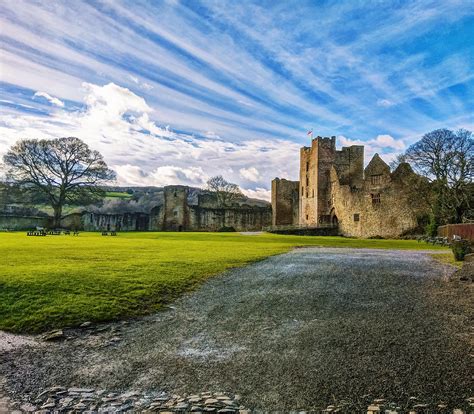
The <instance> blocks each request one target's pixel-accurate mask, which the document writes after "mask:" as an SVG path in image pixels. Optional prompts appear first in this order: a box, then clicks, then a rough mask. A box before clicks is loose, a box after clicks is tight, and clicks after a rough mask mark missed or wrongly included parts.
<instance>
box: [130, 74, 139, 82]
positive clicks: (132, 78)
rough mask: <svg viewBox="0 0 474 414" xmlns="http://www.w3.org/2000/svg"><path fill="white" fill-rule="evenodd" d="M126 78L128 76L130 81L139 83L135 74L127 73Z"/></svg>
mask: <svg viewBox="0 0 474 414" xmlns="http://www.w3.org/2000/svg"><path fill="white" fill-rule="evenodd" d="M128 78H129V79H130V80H131V81H132V82H135V83H136V84H138V83H139V81H138V78H137V77H136V76H133V75H128Z"/></svg>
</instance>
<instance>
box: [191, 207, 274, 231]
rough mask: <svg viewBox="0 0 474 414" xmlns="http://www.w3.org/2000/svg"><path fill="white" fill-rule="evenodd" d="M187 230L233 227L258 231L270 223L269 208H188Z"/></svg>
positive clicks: (213, 229)
mask: <svg viewBox="0 0 474 414" xmlns="http://www.w3.org/2000/svg"><path fill="white" fill-rule="evenodd" d="M190 218H191V221H190V227H189V230H200V231H218V230H220V229H221V228H223V227H233V228H234V229H235V230H237V231H259V230H262V228H263V227H266V226H269V225H270V223H271V222H272V210H271V207H252V208H244V207H233V208H232V207H230V208H203V207H199V206H196V207H191V208H190Z"/></svg>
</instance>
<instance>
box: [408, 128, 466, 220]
mask: <svg viewBox="0 0 474 414" xmlns="http://www.w3.org/2000/svg"><path fill="white" fill-rule="evenodd" d="M401 160H404V161H407V162H409V163H410V164H411V165H412V167H413V169H414V170H415V171H416V172H417V173H419V174H420V175H423V176H425V177H427V178H428V179H429V180H430V182H431V188H432V190H433V192H434V203H433V204H432V209H433V216H434V219H435V221H436V222H437V223H440V224H444V223H460V222H461V221H462V220H463V219H465V218H472V217H470V216H471V215H472V209H473V208H474V194H473V184H472V181H473V177H474V138H473V134H472V132H470V131H467V130H464V129H461V130H459V131H457V132H453V131H450V130H448V129H437V130H435V131H432V132H429V133H427V134H425V135H424V136H423V137H422V139H421V140H420V141H418V142H416V143H415V144H413V145H412V146H410V147H409V148H408V149H407V151H406V152H405V154H403V155H402V157H401Z"/></svg>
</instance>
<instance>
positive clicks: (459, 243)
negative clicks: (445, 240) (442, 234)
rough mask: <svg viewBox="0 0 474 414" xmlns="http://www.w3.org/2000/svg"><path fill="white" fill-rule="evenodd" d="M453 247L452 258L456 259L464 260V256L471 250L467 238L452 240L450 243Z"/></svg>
mask: <svg viewBox="0 0 474 414" xmlns="http://www.w3.org/2000/svg"><path fill="white" fill-rule="evenodd" d="M451 248H452V249H453V254H454V258H455V259H456V260H459V261H462V260H464V256H466V254H468V253H470V252H471V245H470V243H469V241H468V240H454V241H453V242H452V243H451Z"/></svg>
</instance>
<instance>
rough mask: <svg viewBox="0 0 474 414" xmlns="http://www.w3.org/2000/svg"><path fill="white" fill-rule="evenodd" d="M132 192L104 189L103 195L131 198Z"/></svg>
mask: <svg viewBox="0 0 474 414" xmlns="http://www.w3.org/2000/svg"><path fill="white" fill-rule="evenodd" d="M132 196H133V195H132V194H128V193H124V192H120V191H106V192H105V197H107V198H124V199H129V198H132Z"/></svg>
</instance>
